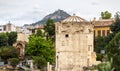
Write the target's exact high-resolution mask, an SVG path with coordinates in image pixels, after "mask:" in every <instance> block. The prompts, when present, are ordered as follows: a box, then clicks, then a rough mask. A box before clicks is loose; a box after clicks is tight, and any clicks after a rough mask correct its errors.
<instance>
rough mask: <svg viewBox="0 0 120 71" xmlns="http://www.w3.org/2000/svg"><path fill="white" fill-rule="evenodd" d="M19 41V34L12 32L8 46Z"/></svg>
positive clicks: (9, 34) (9, 35)
mask: <svg viewBox="0 0 120 71" xmlns="http://www.w3.org/2000/svg"><path fill="white" fill-rule="evenodd" d="M16 40H17V32H10V33H8V44H9V45H10V46H12V45H13V43H15V42H16Z"/></svg>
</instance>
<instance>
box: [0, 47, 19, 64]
mask: <svg viewBox="0 0 120 71" xmlns="http://www.w3.org/2000/svg"><path fill="white" fill-rule="evenodd" d="M17 55H18V53H17V50H16V49H15V48H14V47H12V46H4V47H1V48H0V57H1V59H2V60H4V61H5V62H7V59H9V58H13V57H18V56H17Z"/></svg>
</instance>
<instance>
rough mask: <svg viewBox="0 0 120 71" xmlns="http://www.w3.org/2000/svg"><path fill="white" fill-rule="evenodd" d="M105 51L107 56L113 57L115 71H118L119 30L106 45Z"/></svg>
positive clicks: (119, 53) (119, 69)
mask: <svg viewBox="0 0 120 71" xmlns="http://www.w3.org/2000/svg"><path fill="white" fill-rule="evenodd" d="M106 52H107V54H108V57H109V58H111V57H112V58H113V64H112V65H113V66H114V67H115V69H116V71H120V67H119V66H120V32H119V33H117V34H116V35H115V37H114V38H113V39H112V40H111V41H110V43H109V44H108V45H107V46H106Z"/></svg>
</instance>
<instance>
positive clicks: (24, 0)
mask: <svg viewBox="0 0 120 71" xmlns="http://www.w3.org/2000/svg"><path fill="white" fill-rule="evenodd" d="M58 9H61V10H64V11H66V12H67V13H69V14H70V15H72V14H73V13H75V14H76V15H78V16H80V17H82V18H84V19H86V20H92V19H93V18H94V17H96V18H99V17H100V13H101V11H106V10H107V11H109V12H111V13H112V14H113V16H114V15H115V12H117V11H120V0H0V24H2V25H3V24H6V23H8V22H9V21H10V22H11V23H12V24H14V25H16V26H22V25H23V24H31V23H34V22H37V21H39V20H41V19H42V18H43V17H44V16H46V15H48V14H50V13H53V12H54V11H55V10H58Z"/></svg>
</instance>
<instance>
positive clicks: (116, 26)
mask: <svg viewBox="0 0 120 71" xmlns="http://www.w3.org/2000/svg"><path fill="white" fill-rule="evenodd" d="M110 29H111V31H112V32H113V34H116V33H118V32H120V14H119V12H117V13H116V15H115V22H114V23H113V24H112V25H111V26H110Z"/></svg>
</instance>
